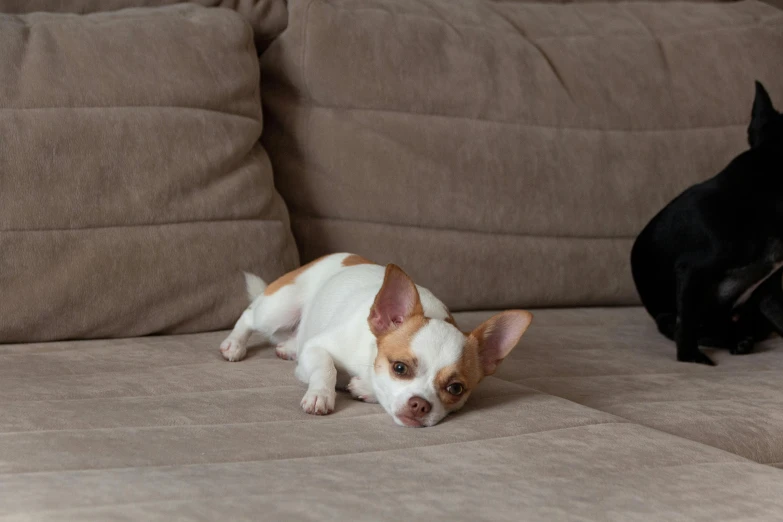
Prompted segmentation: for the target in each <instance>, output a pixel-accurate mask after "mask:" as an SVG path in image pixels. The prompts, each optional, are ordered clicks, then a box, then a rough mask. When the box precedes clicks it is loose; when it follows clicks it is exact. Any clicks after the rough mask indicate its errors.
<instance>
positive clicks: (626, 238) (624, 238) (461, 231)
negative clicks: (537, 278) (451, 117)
mask: <svg viewBox="0 0 783 522" xmlns="http://www.w3.org/2000/svg"><path fill="white" fill-rule="evenodd" d="M297 214H298V215H297ZM305 221H332V222H337V223H357V224H362V225H373V226H387V227H398V228H418V229H421V230H432V231H438V232H453V233H458V234H477V235H483V236H499V237H522V238H527V237H529V238H539V239H567V240H580V239H584V240H606V241H613V240H621V241H631V240H633V239H635V238H636V236H635V235H630V236H570V235H554V234H552V235H550V234H535V233H515V232H493V231H484V230H469V229H460V228H449V227H437V226H421V225H409V224H399V223H388V222H382V221H367V220H363V219H344V218H334V217H318V216H311V215H306V214H304V213H301V212H297V213H292V216H291V222H292V223H293V224H297V223H300V222H305Z"/></svg>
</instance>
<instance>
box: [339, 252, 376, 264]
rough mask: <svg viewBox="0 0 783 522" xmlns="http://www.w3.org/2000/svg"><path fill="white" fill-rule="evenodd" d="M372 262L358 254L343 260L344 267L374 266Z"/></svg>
mask: <svg viewBox="0 0 783 522" xmlns="http://www.w3.org/2000/svg"><path fill="white" fill-rule="evenodd" d="M374 264H375V263H373V262H372V261H369V260H367V259H365V258H363V257H362V256H360V255H358V254H351V255H349V256H348V257H346V258H345V259H343V266H356V265H374Z"/></svg>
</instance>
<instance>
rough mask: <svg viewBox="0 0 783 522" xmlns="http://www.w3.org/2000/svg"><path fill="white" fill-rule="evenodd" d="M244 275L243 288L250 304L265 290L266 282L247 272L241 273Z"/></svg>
mask: <svg viewBox="0 0 783 522" xmlns="http://www.w3.org/2000/svg"><path fill="white" fill-rule="evenodd" d="M242 273H243V274H245V288H247V298H248V299H250V302H251V303H252V302H253V301H255V300H256V297H258V296H260V295H261V294H263V293H264V290H266V286H267V284H266V282H265V281H264V280H263V279H261V278H260V277H258V276H257V275H254V274H251V273H249V272H242Z"/></svg>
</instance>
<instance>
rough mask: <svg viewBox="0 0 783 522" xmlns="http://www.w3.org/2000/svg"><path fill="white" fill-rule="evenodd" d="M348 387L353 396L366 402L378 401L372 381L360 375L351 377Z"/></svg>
mask: <svg viewBox="0 0 783 522" xmlns="http://www.w3.org/2000/svg"><path fill="white" fill-rule="evenodd" d="M346 389H347V390H348V391H349V392H350V393H351V397H353V398H354V399H356V400H360V401H364V402H373V403H376V402H378V400H377V399H376V398H375V392H374V391H373V389H372V386H371V385H370V383H368V382H367V381H365V380H364V379H362V378H360V377H351V382H349V383H348V386H347V387H346Z"/></svg>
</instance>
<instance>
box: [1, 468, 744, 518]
mask: <svg viewBox="0 0 783 522" xmlns="http://www.w3.org/2000/svg"><path fill="white" fill-rule="evenodd" d="M256 462H269V461H259V460H243V461H231V462H225V463H215V465H221V464H229V465H230V464H252V463H256ZM275 462H277V461H275ZM198 465H200V466H209V465H211V463H207V464H182V465H169V466H143V467H135V468H97V469H84V470H81V469H80V470H75V471H70V470H65V471H40V472H30V473H19V474H18V475H33V474H34V473H50V474H55V473H57V474H68V473H94V472H96V471H97V472H101V471H106V470H109V471H111V470H122V469H134V470H137V469H144V470H153V469H161V468H176V469H179V468H184V467H190V466H198ZM731 465H737V466H751V467H756V466H757V465H758V463H756V462H753V461H748V462H741V461H736V460H719V461H708V462H694V463H689V464H668V465H664V466H644V465H642V466H639V467H636V468H633V469H627V468H626V469H622V470H601V471H599V472H598V473H599V474H600V476H623V475H626V474H628V473H639V472H648V471H652V470H674V469H683V468H701V467H705V466H706V467H714V466H720V467H725V466H731ZM522 480H523V479H512V480H510V481H507V482H506V484H511V485H514V484H516V483H519V482H522ZM548 480H550V481H551V480H553V479H552V478H549V479H548ZM554 480H560V481H562V482H574V481H577V480H579V479H574V478H573V477H555V478H554ZM352 488H353V489H352V491H366V490H369V489H372V488H377V486H375V485H371V484H366V485H363V486H359V487H356V486H355V485H353V486H352ZM213 491H214V490H213ZM385 491H388V492H389V493H390V494H392V495H393V494H394V493H396V492H397V491H398V489H397V488H389V489H386V490H385ZM276 495H279V493H278V492H275V491H270V492H268V493H252V494H239V495H230V494H229V495H226V494H223V493H215V494H208V495H207V496H206V497H199V498H201V499H203V498H206V499H213V498H220V499H226V500H230V499H236V502H237V503H241V502H244V501H246V500H248V499H265V498H274V497H275V496H276ZM184 502H187V503H189V504H192V502H193V497H192V496H188V493H184V494H183V496H181V497H169V498H165V499H159V500H135V501H130V502H122V501H120V502H112V503H110V504H100V503H99V504H88V505H84V506H79V507H67V506H66V507H51V508H45V509H35V508H34V509H32V510H26V511H25V512H24V514H25V515H26V516H30V515H32V514H36V515H37V514H54V513H57V514H61V515H62V514H66V513H70V514H75V513H85V512H86V513H89V512H96V511H97V512H100V511H102V510H106V509H117V508H124V509H127V508H128V507H132V506H134V507H145V506H146V507H152V506H163V505H167V504H181V503H184ZM484 513H488V512H487V511H484ZM16 514H18V513H17V512H9V513H7V514H5V515H0V518H5V517H8V516H14V515H16ZM517 516H519V514H517Z"/></svg>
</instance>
